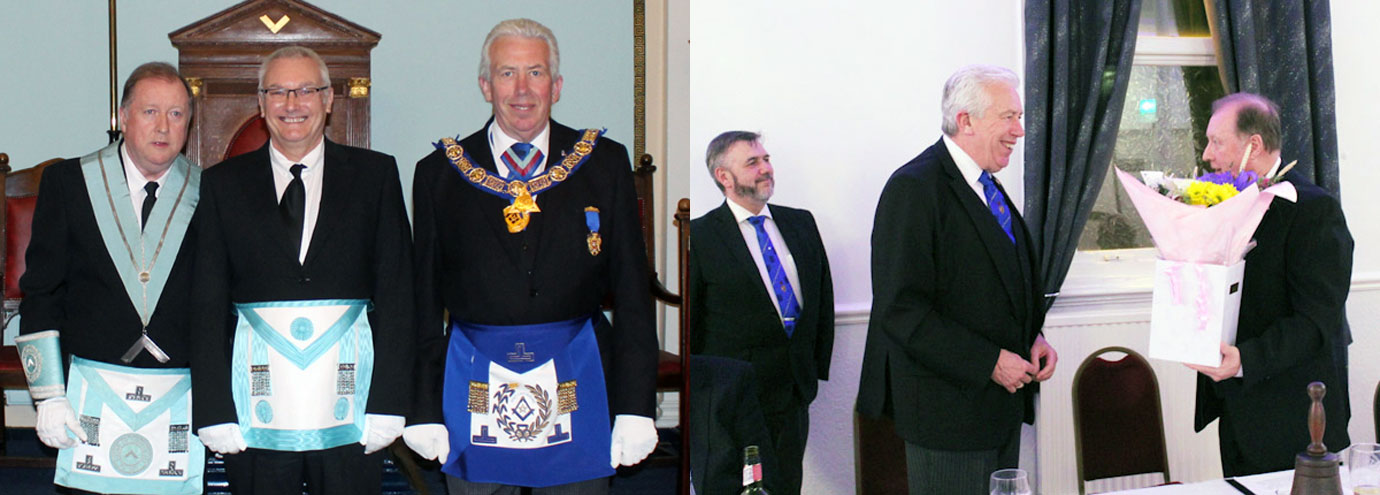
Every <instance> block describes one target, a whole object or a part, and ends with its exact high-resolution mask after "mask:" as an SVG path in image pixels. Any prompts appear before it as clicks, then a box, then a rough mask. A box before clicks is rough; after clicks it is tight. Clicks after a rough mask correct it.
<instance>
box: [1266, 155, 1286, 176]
mask: <svg viewBox="0 0 1380 495" xmlns="http://www.w3.org/2000/svg"><path fill="white" fill-rule="evenodd" d="M1281 163H1284V159H1283V157H1280V158H1276V159H1275V165H1274V166H1273V167H1270V173H1269V174H1266V175H1265V177H1266V178H1268V179H1275V178H1276V177H1275V174H1278V173H1279V164H1281Z"/></svg>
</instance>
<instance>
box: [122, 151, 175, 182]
mask: <svg viewBox="0 0 1380 495" xmlns="http://www.w3.org/2000/svg"><path fill="white" fill-rule="evenodd" d="M127 148H128V145H126V144H125V142H124V141H120V165H123V166H124V169H125V183H126V184H128V185H129V190H131V191H133V190H136V189H143V188H144V185H145V184H148V183H149V180H148V178H147V177H144V173H143V172H140V171H139V167H136V166H134V158H133V157H131V156H129V150H128V149H127ZM173 160H174V161H176V160H177V159H176V158H174V159H173ZM170 169H172V166H169V167H168V168H167V169H165V170H163V174H162V175H159V176H158V178H157V179H154V180H153V182H157V183H158V187H163V183H165V182H167V181H168V170H170Z"/></svg>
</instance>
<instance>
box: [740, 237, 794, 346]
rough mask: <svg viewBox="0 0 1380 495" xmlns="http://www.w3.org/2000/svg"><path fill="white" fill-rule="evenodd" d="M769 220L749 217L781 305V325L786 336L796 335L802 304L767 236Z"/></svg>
mask: <svg viewBox="0 0 1380 495" xmlns="http://www.w3.org/2000/svg"><path fill="white" fill-rule="evenodd" d="M766 220H767V217H766V216H764V215H758V216H755V217H748V223H751V224H752V226H753V227H755V228H756V229H757V245H758V246H759V247H761V248H762V261H763V262H765V263H766V265H767V276H769V277H771V288H772V290H773V291H775V292H776V301H777V304H780V305H781V324H782V326H784V327H786V336H787V337H790V336H791V334H793V333H795V318H796V317H797V316H800V302H799V301H796V299H795V290H794V289H792V288H791V280H790V279H789V278H787V277H786V268H785V267H783V266H781V257H780V256H778V255H777V254H776V246H774V245H772V243H771V237H769V236H767V229H766V226H764V225H763V222H765V221H766Z"/></svg>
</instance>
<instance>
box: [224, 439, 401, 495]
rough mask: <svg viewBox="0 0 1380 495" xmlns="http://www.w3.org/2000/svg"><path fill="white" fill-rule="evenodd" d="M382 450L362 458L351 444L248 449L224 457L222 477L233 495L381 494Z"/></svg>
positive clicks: (361, 449)
mask: <svg viewBox="0 0 1380 495" xmlns="http://www.w3.org/2000/svg"><path fill="white" fill-rule="evenodd" d="M384 452H386V450H380V451H378V452H374V453H373V454H369V455H364V446H363V445H360V444H357V443H352V444H349V445H342V446H340V447H336V448H333V449H325V450H311V451H307V452H286V451H280V450H263V449H249V450H246V451H244V452H240V453H238V454H235V455H227V456H224V459H225V477H226V478H227V479H229V481H230V492H231V493H234V494H235V495H302V485H303V483H305V484H306V487H307V493H311V494H313V495H337V494H341V495H378V494H379V493H380V492H382V491H383V456H384V455H385V454H384Z"/></svg>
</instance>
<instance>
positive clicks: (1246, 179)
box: [1198, 170, 1260, 191]
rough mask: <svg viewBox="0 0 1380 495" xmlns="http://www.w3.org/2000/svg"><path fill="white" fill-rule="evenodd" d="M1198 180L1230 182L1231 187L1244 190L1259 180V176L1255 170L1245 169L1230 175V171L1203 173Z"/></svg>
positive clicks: (1219, 182) (1215, 182) (1217, 182)
mask: <svg viewBox="0 0 1380 495" xmlns="http://www.w3.org/2000/svg"><path fill="white" fill-rule="evenodd" d="M1198 180H1199V181H1202V182H1211V183H1213V184H1230V185H1231V186H1232V187H1235V188H1236V190H1237V191H1244V190H1246V188H1247V187H1250V185H1251V184H1255V183H1256V181H1258V180H1260V178H1259V177H1258V176H1257V175H1256V173H1255V172H1252V171H1250V170H1247V171H1245V172H1242V173H1241V175H1238V176H1232V173H1231V172H1213V173H1210V174H1203V175H1201V176H1199V177H1198Z"/></svg>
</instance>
